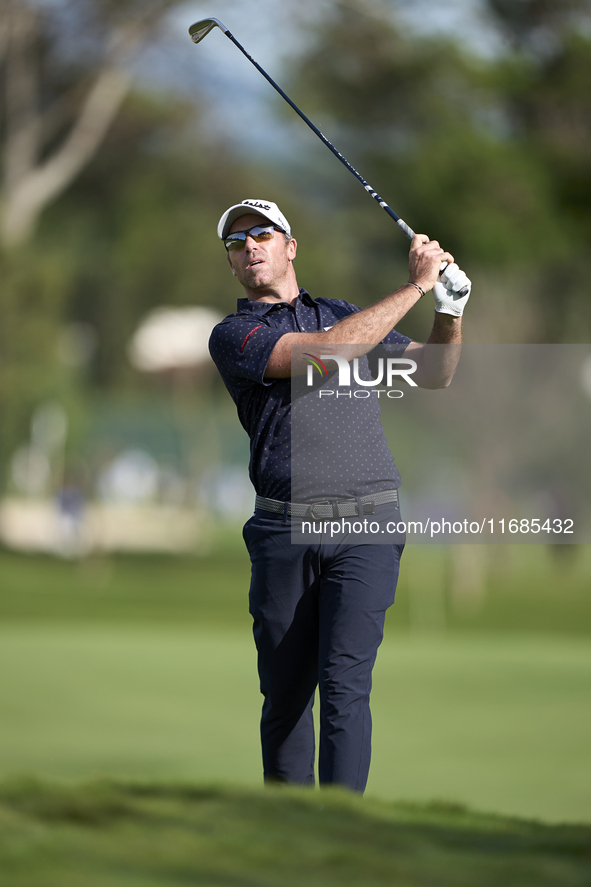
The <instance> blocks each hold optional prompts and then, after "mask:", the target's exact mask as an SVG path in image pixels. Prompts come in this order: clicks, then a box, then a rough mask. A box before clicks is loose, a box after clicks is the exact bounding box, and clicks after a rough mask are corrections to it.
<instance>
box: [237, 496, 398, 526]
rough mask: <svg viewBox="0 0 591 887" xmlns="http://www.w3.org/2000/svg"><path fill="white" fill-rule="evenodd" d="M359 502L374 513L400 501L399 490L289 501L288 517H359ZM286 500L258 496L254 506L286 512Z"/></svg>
mask: <svg viewBox="0 0 591 887" xmlns="http://www.w3.org/2000/svg"><path fill="white" fill-rule="evenodd" d="M358 502H361V505H362V506H363V513H364V514H373V513H374V508H375V507H376V506H377V505H387V504H388V503H389V502H398V490H385V491H384V492H383V493H373V494H372V495H370V496H360V497H359V499H342V500H341V501H340V502H337V501H335V502H331V501H330V499H322V500H321V501H320V502H311V503H309V504H307V505H306V504H305V503H303V502H302V503H300V502H288V503H287V515H288V517H311V518H312V519H313V520H319V519H320V518H323V517H326V518H335V517H357V516H358V515H359V506H358V504H357V503H358ZM285 505H286V503H285V502H281V500H280V499H265V498H264V497H263V496H256V498H255V500H254V507H255V508H259V509H260V510H261V511H271V512H273V514H285Z"/></svg>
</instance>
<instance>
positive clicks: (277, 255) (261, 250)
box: [228, 213, 296, 290]
mask: <svg viewBox="0 0 591 887" xmlns="http://www.w3.org/2000/svg"><path fill="white" fill-rule="evenodd" d="M270 224H272V223H271V222H270V221H269V219H266V218H265V217H264V216H259V215H257V214H255V213H252V214H248V215H245V216H240V218H238V219H236V220H235V221H234V222H233V223H232V226H231V228H230V231H229V233H230V234H235V233H236V232H237V231H246V230H247V229H248V228H252V227H253V226H254V225H270ZM295 254H296V242H295V240H290V241H289V243H286V240H285V237H284V236H283V234H282V232H281V231H275V235H274V237H273V239H272V240H266V241H263V242H262V243H256V241H254V240H253V239H252V237H247V238H246V244H245V246H244V247H243V248H242V249H238V250H231V251H230V252H229V253H228V260H229V262H230V265H231V266H232V271H233V273H234V275H235V276H236V277H237V278H238V280H239V281H240V283H241V284H242V286H243V287H245V288H246V289H249V290H264V289H267V288H269V287H273V286H276V285H278V284H280V283H281V282H282V281H283V280H285V278H286V277H287V276H288V275H289V274H291V273H292V264H291V263H292V261H293V259H294V258H295Z"/></svg>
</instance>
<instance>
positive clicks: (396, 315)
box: [265, 284, 421, 378]
mask: <svg viewBox="0 0 591 887" xmlns="http://www.w3.org/2000/svg"><path fill="white" fill-rule="evenodd" d="M420 298H421V295H420V293H419V291H418V290H417V289H416V287H414V286H412V285H410V284H406V285H405V286H401V287H400V288H399V289H397V290H396V291H395V292H393V293H390V295H389V296H386V298H385V299H382V300H381V301H380V302H377V303H376V304H375V305H371V307H369V308H364V309H363V310H362V311H358V312H356V313H355V314H349V316H348V317H345V318H343V320H340V321H339V322H338V323H336V324H335V325H334V326H333V327H331V329H329V330H324V331H319V332H315V333H286V335H285V336H282V338H281V339H280V340H279V342H278V343H277V345H276V346H275V349H274V351H273V353H272V355H271V358H270V360H269V365H268V367H267V372H266V373H265V377H266V378H281V377H285V376H291V375H292V373H296V374H298V375H299V374H300V373H303V372H305V370H306V368H307V363H306V361H305V360H304V359H303V358H301V357H300V358H299V359H297V358H296V359H294V360H293V362H292V354H291V347H292V345H301V346H305V349H304V350H307V349H310V348H313V349H314V351H315V352H316V353H317V354H320V352H321V351H324V352H326V350H327V349H329V348H331V347H334V346H335V345H339V354H340V355H341V356H342V357H345V358H346V360H353V358H355V357H361V356H362V355H363V354H366V353H367V352H368V351H370V350H371V349H372V348H373V347H374V345H377V344H378V342H381V341H382V339H384V338H385V337H386V336H387V335H388V333H389V332H390V330H392V329H393V327H395V326H396V324H397V323H398V321H399V320H400V319H401V318H402V317H404V315H405V314H407V312H408V311H410V309H411V308H412V307H413V305H415V304H416V302H418V300H419V299H420Z"/></svg>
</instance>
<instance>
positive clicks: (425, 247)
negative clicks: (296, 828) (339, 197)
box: [210, 200, 469, 792]
mask: <svg viewBox="0 0 591 887" xmlns="http://www.w3.org/2000/svg"><path fill="white" fill-rule="evenodd" d="M218 236H219V237H220V239H221V240H223V241H224V244H225V247H226V250H227V258H228V262H229V264H230V269H231V271H232V274H233V275H234V276H235V277H236V278H237V279H238V281H239V283H240V284H241V285H242V286H243V288H244V293H245V297H246V298H243V299H239V301H238V310H237V312H236V313H235V314H231V315H229V316H228V317H226V318H225V319H224V320H223V321H222V322H221V323H220V324H218V326H216V328H215V329H214V331H213V333H212V335H211V339H210V351H211V355H212V357H213V359H214V361H215V362H216V364H217V366H218V369H219V371H220V373H221V375H222V377H223V379H224V382H225V384H226V387H227V388H228V391H229V392H230V394H231V396H232V398H233V400H234V401H235V403H236V406H237V408H238V415H239V418H240V421H241V423H242V425H243V426H244V428H245V429H246V431H247V432H248V434H249V437H250V442H251V458H250V477H251V480H252V482H253V485H254V487H255V490H256V493H257V496H256V501H255V513H254V515H253V517H252V518H251V519H250V520H249V521H248V522H247V524H246V525H245V527H244V539H245V542H246V545H247V547H248V550H249V553H250V557H251V561H252V578H251V587H250V596H249V601H250V612H251V614H252V616H253V620H254V626H253V630H254V637H255V641H256V646H257V652H258V670H259V677H260V685H261V692H262V694H263V696H264V704H263V712H262V718H261V741H262V750H263V769H264V776H265V780H266V781H267V782H290V783H299V784H304V785H310V784H313V783H314V759H315V748H314V730H313V719H312V706H313V701H314V694H315V691H316V688H318V690H319V696H320V748H319V758H318V775H319V781H320V783H321V784H331V783H332V784H335V783H336V784H339V785H344V786H348V787H349V788H351V789H353V790H355V791H359V792H362V791H363V790H364V789H365V785H366V782H367V776H368V772H369V763H370V754H371V715H370V710H369V695H370V690H371V673H372V668H373V665H374V662H375V658H376V654H377V649H378V647H379V645H380V643H381V640H382V634H383V625H384V617H385V612H386V610H387V608H388V607H389V606H390V605H391V604H392V603H393V602H394V592H395V589H396V583H397V579H398V568H399V562H400V556H401V554H402V549H403V547H404V546H403V544H401V542H400V541H398V542H393V543H388V544H379V545H376V544H366V543H362V544H355V542H353V543H351V541H350V540H345V541H344V542H343V541H339V542H338V543H336V544H330V540H328V541H327V540H326V539H324V538H323V539H321V540H319V541H318V542H314V543H312V542H311V543H310V544H308V545H295V544H292V538H291V520H292V518H294V519H295V518H296V517H297V516H299V517H302V516H305V515H306V514H307V515H308V516H311V517H321V516H323V514H326V511H324V509H328V516H343V515H357V516H362V515H364V514H367V513H369V514H371V515H376V516H379V517H380V519H382V520H383V519H385V518H392V519H393V521H394V522H396V521H397V520H398V518H399V516H400V512H399V511H398V486H399V485H400V477H399V475H398V471H397V469H396V466H395V464H394V460H393V459H392V456H391V454H390V451H389V449H388V446H387V443H386V440H385V436H384V434H383V430H382V429H381V425H380V427H379V431H376V416H377V417H378V418H377V421H378V423H379V406H376V407H375V409H374V408H373V406H372V408H371V409H370V410H369V412H368V413H367V417H368V418H367V420H365V419H364V421H363V422H358V421H357V422H356V423H355V427H354V428H352V429H351V432H350V434H349V435H348V448H349V451H352V454H353V456H355V455H357V454H358V455H360V458H358V459H354V460H352V461H351V463H350V464H349V463H347V465H348V467H347V471H346V477H343V476H342V474H341V475H339V473H338V472H337V473H335V474H334V476H331V480H330V486H331V489H330V493H329V497H330V501H329V502H328V503H327V504H319V503H318V502H317V498H318V497H317V496H315V494H314V491H313V487H312V486H310V487H309V488H306V485H305V480H304V482H300V481H298V496H297V498H296V496H293V498H292V475H291V416H292V397H291V378H290V377H291V375H292V373H295V374H301V373H304V371H305V369H306V367H307V364H306V362H305V358H304V357H303V356H302V348H301V347H300V346H305V349H304V350H305V352H306V353H308V354H309V353H310V352H313V353H314V354H315V355H320V354H323V353H324V354H326V353H327V352H330V351H331V349H332V350H333V351H334V350H335V349H336V348H337V347H338V348H339V349H341V353H343V349H344V350H345V353H346V356H347V360H351V359H353V358H356V357H361V358H363V356H364V355H365V354H366V353H368V352H369V351H371V349H372V348H373V346H375V345H377V344H378V343H383V344H384V345H385V346H387V347H389V348H395V349H398V353H402V352H403V353H404V356H405V357H410V358H411V359H412V360H414V361H415V362H416V364H417V371H416V373H415V379H416V382H417V383H418V384H419V385H422V386H423V387H443V386H445V385H447V384H449V381H450V379H451V377H452V375H453V372H454V369H455V365H456V363H457V359H458V349H443V351H442V350H441V349H431V351H428V350H427V348H428V344H430V343H437V344H452V345H454V344H456V345H457V344H459V343H460V342H461V322H462V321H461V315H462V312H463V308H464V305H465V303H466V301H467V299H468V296H469V281H468V279H467V278H466V276H465V275H464V274H463V272H459V270H458V269H457V266H454V269H455V272H456V273H455V277H454V280H455V286H456V289H457V290H458V291H459V290H460V289H461V288H462V286H463V285H466V286H468V292H467V294H466V295H464V296H462V297H460V296H458V295H457V293H456V292H454V291H453V290H452V289H451V285H448V286H446V285H445V284H443V283H442V282H440V280H439V274H440V267H441V264H442V262H447V263H453V256H451V255H450V253H448V252H446V251H445V250H443V249H442V248H441V247H440V246H439V244H438V243H437V241H431V240H429V238H428V237H426V236H425V235H416V236H415V238H414V239H413V242H412V245H411V249H410V258H409V270H410V276H409V282H408V283H407V284H404V285H403V286H402V287H400V288H399V289H397V290H396V291H395V292H393V293H391V294H390V295H389V296H386V298H384V299H382V300H381V301H379V302H377V303H376V304H375V305H373V306H372V307H370V308H366V309H364V310H360V309H359V308H357V307H356V306H354V305H351V304H349V303H347V302H344V301H341V300H334V299H322V298H320V299H317V300H314V299H312V298H311V297H310V295H309V294H308V293H307V292H306V291H305V290H303V289H300V288H299V286H298V283H297V280H296V274H295V270H294V266H293V262H294V259H295V257H296V250H297V243H296V241H295V239H294V238H293V236H292V234H291V228H290V225H289V223H288V221H287V219H286V218H285V217H284V216H283V214H282V213H281V211H280V210H279V208H278V207H277V205H276V204H274V203H272V202H271V201H267V200H244V201H242V202H241V203H240V204H236V205H235V206H232V207H230V209H228V210H227V211H226V212H225V213H224V214H223V216H222V217H221V219H220V222H219V224H218ZM458 281H459V282H458ZM431 289H435V300H436V305H435V320H434V323H433V329H432V331H431V334H430V336H429V339H428V343H427V346H425V345H420V344H418V343H416V342H412V341H411V340H410V339H409V338H408V337H406V336H403V335H401V334H400V333H397V332H396V330H395V329H394V327H395V325H396V324H397V323H398V321H399V320H401V318H403V317H404V316H405V315H406V314H407V312H408V311H409V310H410V309H411V308H412V307H413V305H414V304H415V303H416V302H417V301H418V300H419V299H420V298H421V297H422V296H423V295H424V294H425V293H426V292H427V291H428V290H431ZM359 343H363V344H359ZM294 346H296V347H295V349H294V351H295V352H297V353H296V356H295V358H294V360H293V361H292V348H294ZM376 409H377V413H376V412H375V410H376ZM368 440H371V460H370V463H369V464H370V468H371V471H369V470H368V468H367V465H368V461H367V459H365V460H364V458H363V451H364V450H365V451H366V452H367V449H368V447H367V446H366V444H367V441H368ZM310 455H311V454H310ZM343 459H344V457H343ZM312 461H313V460H312V458H311V459H310V464H312ZM332 461H333V463H334V462H335V461H336V462H339V464H340V461H341V460H340V459H339V454H338V453H337V454H334V458H333V459H332ZM345 461H346V460H345ZM304 464H305V463H304ZM324 464H325V465H326V470H327V473H328V465H327V463H326V460H325V463H324ZM355 466H357V467H355ZM360 466H363V467H360ZM304 474H305V471H304ZM310 474H313V471H312V468H311V469H310ZM339 487H340V488H339ZM323 498H324V497H323Z"/></svg>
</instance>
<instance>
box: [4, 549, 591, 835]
mask: <svg viewBox="0 0 591 887" xmlns="http://www.w3.org/2000/svg"><path fill="white" fill-rule="evenodd" d="M458 549H459V547H458ZM474 551H476V549H474ZM458 570H460V571H464V574H466V571H467V574H468V575H473V576H475V577H476V579H478V577H479V576H480V592H479V593H473V592H474V589H476V588H477V587H478V582H475V583H474V584H473V586H469V587H468V589H463V590H462V589H459V588H458V587H457V586H456V584H455V579H454V577H455V576H456V577H457V575H458ZM470 571H472V572H470ZM590 577H591V549H590V548H577V549H573V550H572V551H567V552H564V551H559V552H556V551H552V550H551V549H549V548H548V547H540V546H529V547H526V546H524V547H507V548H498V549H497V548H488V549H486V551H485V552H484V553H482V552H481V554H480V555H478V556H476V558H474V552H472V551H470V550H469V547H464V550H463V551H459V550H451V549H445V548H443V547H433V548H431V547H430V546H414V547H409V548H408V549H407V551H406V552H405V555H404V560H403V569H402V578H401V582H400V585H399V589H398V593H397V602H396V605H395V606H394V607H393V608H392V609H391V610H390V611H389V613H388V618H387V626H386V638H385V641H384V644H383V646H382V649H381V650H380V654H379V657H378V662H377V666H376V669H375V672H374V691H373V695H372V709H373V714H374V754H373V761H372V770H371V773H370V781H369V785H368V793H369V795H372V796H380V797H382V798H387V799H401V798H402V799H405V798H406V799H411V800H420V801H429V800H431V799H433V798H443V799H446V800H449V801H453V802H456V801H457V802H461V803H465V804H468V805H470V806H471V807H473V808H475V809H487V810H492V811H496V812H499V813H503V814H509V815H522V816H530V817H538V818H542V819H545V820H546V821H549V822H557V821H562V820H563V821H570V822H573V821H591V775H590V768H589V752H588V749H589V748H591V715H590V714H589V691H590V688H591V647H590V646H589V643H588V636H589V633H590V629H591V595H589V588H590V587H591V579H590ZM248 580H249V565H248V562H247V558H246V555H245V552H244V551H243V549H242V547H241V543H240V540H239V539H237V537H236V534H235V533H233V534H232V533H229V534H228V535H227V536H225V537H224V538H223V545H218V548H217V549H216V550H215V551H213V552H211V553H210V554H209V555H208V556H206V557H201V558H197V557H195V558H184V559H176V558H166V557H150V558H131V557H126V558H97V557H95V558H90V559H88V560H86V561H84V562H81V563H69V562H63V561H58V560H53V559H50V558H45V557H23V556H21V555H16V554H9V553H6V552H0V673H1V674H2V681H1V682H0V724H1V729H0V777H3V776H4V777H6V776H11V775H13V774H15V773H23V772H29V773H38V774H39V775H40V776H42V777H47V778H60V779H67V780H77V779H85V778H92V777H97V776H105V775H106V776H117V777H120V778H134V779H147V780H153V779H157V780H167V779H181V780H191V781H199V782H203V781H206V782H209V781H211V780H216V781H219V782H223V783H227V782H230V783H232V784H237V785H238V784H240V785H243V786H251V787H253V786H256V785H258V784H260V778H261V777H260V769H261V768H260V749H259V738H258V719H259V712H260V703H261V697H260V695H259V693H258V682H257V677H256V664H255V650H254V645H253V642H252V636H251V620H250V617H249V615H248V604H247V596H248Z"/></svg>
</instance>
